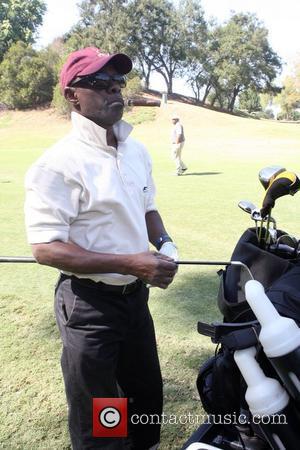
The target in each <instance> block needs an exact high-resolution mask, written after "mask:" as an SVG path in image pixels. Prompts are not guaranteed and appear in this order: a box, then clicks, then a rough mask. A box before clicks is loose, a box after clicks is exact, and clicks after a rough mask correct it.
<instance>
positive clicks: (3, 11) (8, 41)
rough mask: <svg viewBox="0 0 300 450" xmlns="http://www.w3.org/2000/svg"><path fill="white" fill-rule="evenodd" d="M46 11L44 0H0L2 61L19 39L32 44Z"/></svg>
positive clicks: (0, 55)
mask: <svg viewBox="0 0 300 450" xmlns="http://www.w3.org/2000/svg"><path fill="white" fill-rule="evenodd" d="M45 11H46V5H45V2H44V1H42V0H2V1H1V2H0V62H1V61H2V59H3V57H4V54H5V53H6V52H7V50H8V49H9V48H10V46H11V45H12V44H13V43H15V42H18V41H22V42H25V43H27V44H32V43H33V42H34V35H35V32H36V30H37V28H38V27H39V26H40V25H41V24H42V21H43V14H44V13H45Z"/></svg>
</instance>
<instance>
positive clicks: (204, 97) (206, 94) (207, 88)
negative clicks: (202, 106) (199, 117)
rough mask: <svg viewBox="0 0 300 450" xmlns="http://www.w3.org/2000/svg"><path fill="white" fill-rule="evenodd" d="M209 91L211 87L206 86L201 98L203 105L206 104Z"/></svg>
mask: <svg viewBox="0 0 300 450" xmlns="http://www.w3.org/2000/svg"><path fill="white" fill-rule="evenodd" d="M210 90H211V85H210V84H208V85H207V86H206V89H205V92H204V95H203V98H202V102H203V103H205V102H206V99H207V96H208V94H209V93H210Z"/></svg>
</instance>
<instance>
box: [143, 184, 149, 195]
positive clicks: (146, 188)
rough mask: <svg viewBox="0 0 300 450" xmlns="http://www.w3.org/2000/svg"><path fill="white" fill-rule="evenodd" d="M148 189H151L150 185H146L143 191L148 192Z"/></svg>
mask: <svg viewBox="0 0 300 450" xmlns="http://www.w3.org/2000/svg"><path fill="white" fill-rule="evenodd" d="M148 191H149V188H148V186H144V187H143V192H144V194H145V193H146V192H148Z"/></svg>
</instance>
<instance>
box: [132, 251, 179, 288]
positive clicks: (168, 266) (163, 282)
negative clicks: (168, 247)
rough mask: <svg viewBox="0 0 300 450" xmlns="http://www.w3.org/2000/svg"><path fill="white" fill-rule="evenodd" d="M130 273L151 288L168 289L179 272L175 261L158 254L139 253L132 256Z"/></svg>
mask: <svg viewBox="0 0 300 450" xmlns="http://www.w3.org/2000/svg"><path fill="white" fill-rule="evenodd" d="M131 265H132V269H131V270H130V273H131V274H132V275H135V276H136V277H138V278H139V279H141V280H143V281H144V282H145V283H147V284H150V285H151V286H157V287H160V288H162V289H166V288H167V287H168V286H169V284H170V283H172V281H173V278H174V276H175V274H176V272H177V264H176V263H175V262H174V260H173V259H171V258H169V257H168V256H165V255H163V254H161V253H158V252H144V253H137V254H135V255H132V256H131Z"/></svg>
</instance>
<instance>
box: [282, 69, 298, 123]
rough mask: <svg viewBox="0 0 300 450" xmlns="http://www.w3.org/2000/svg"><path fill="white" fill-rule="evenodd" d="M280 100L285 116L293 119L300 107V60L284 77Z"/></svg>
mask: <svg viewBox="0 0 300 450" xmlns="http://www.w3.org/2000/svg"><path fill="white" fill-rule="evenodd" d="M278 100H279V104H280V106H281V109H282V112H283V114H284V116H285V118H286V119H293V117H294V115H295V114H294V112H295V109H296V108H299V107H300V61H297V62H296V63H295V65H294V69H293V73H292V74H291V75H289V76H287V77H286V78H285V79H284V82H283V90H282V92H281V94H280V95H279V96H278Z"/></svg>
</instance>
